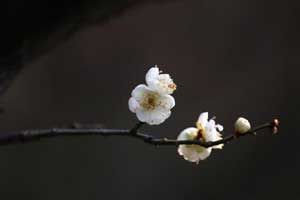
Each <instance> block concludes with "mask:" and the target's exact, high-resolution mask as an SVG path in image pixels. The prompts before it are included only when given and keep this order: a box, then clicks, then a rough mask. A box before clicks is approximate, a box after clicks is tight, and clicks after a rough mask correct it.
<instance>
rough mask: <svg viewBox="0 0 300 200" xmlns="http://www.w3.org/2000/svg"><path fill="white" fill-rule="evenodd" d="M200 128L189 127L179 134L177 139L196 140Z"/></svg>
mask: <svg viewBox="0 0 300 200" xmlns="http://www.w3.org/2000/svg"><path fill="white" fill-rule="evenodd" d="M197 132H198V129H197V128H194V127H189V128H186V129H184V130H183V131H181V133H180V134H179V135H178V137H177V140H194V139H195V138H196V137H197Z"/></svg>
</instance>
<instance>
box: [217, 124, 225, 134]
mask: <svg viewBox="0 0 300 200" xmlns="http://www.w3.org/2000/svg"><path fill="white" fill-rule="evenodd" d="M216 129H218V131H219V132H222V131H223V130H224V127H223V126H222V125H221V124H217V125H216Z"/></svg>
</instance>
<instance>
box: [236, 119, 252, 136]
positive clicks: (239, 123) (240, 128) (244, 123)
mask: <svg viewBox="0 0 300 200" xmlns="http://www.w3.org/2000/svg"><path fill="white" fill-rule="evenodd" d="M234 129H235V132H236V133H239V134H244V133H246V132H248V131H249V130H250V129H251V125H250V122H249V121H248V120H247V119H246V118H243V117H240V118H238V119H237V120H236V122H235V124H234Z"/></svg>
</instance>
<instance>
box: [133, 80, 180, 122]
mask: <svg viewBox="0 0 300 200" xmlns="http://www.w3.org/2000/svg"><path fill="white" fill-rule="evenodd" d="M128 105H129V110H130V111H131V112H133V113H136V116H137V118H138V119H139V120H140V121H141V122H146V123H147V124H149V125H158V124H161V123H163V122H164V121H165V120H166V119H167V118H168V117H170V115H171V109H172V108H173V107H174V106H175V100H174V98H173V97H172V96H171V95H168V94H161V93H159V92H157V91H155V90H153V89H151V88H150V87H148V86H146V85H143V84H140V85H138V86H136V88H135V89H134V90H133V91H132V93H131V98H130V99H129V102H128Z"/></svg>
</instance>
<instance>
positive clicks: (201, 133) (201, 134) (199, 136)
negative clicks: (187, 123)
mask: <svg viewBox="0 0 300 200" xmlns="http://www.w3.org/2000/svg"><path fill="white" fill-rule="evenodd" d="M204 134H205V132H204V130H203V129H198V132H197V136H196V140H200V141H201V142H205V138H204Z"/></svg>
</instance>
